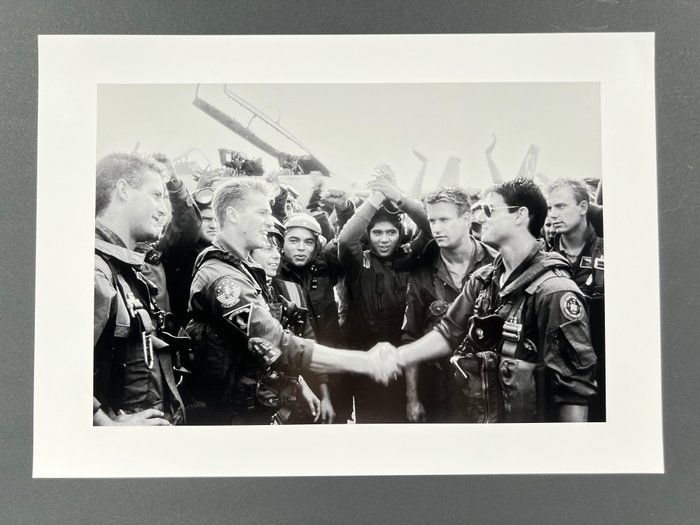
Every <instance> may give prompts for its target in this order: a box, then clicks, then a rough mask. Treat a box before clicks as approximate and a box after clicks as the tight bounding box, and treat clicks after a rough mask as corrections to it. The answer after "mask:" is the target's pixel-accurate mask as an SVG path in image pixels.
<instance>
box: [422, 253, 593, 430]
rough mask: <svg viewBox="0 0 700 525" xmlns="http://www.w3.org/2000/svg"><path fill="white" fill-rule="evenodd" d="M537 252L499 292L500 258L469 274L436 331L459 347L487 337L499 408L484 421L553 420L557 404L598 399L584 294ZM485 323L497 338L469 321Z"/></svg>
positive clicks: (551, 257)
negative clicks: (488, 322) (493, 323)
mask: <svg viewBox="0 0 700 525" xmlns="http://www.w3.org/2000/svg"><path fill="white" fill-rule="evenodd" d="M542 248H543V245H542V244H538V245H536V246H535V247H534V248H533V250H532V251H531V253H530V254H529V255H528V256H527V257H526V258H525V260H524V261H523V262H522V263H521V264H520V265H519V266H518V268H516V269H515V270H514V271H513V272H512V274H511V275H510V276H509V277H508V279H507V280H506V282H505V283H504V284H503V286H501V285H499V282H500V279H501V276H502V275H503V273H504V271H505V267H504V265H503V260H502V259H501V257H500V256H499V257H498V258H497V259H496V260H495V261H494V263H493V264H492V265H488V266H485V267H483V268H481V269H480V270H478V271H477V272H475V273H474V274H473V275H472V277H471V278H470V279H469V282H468V283H467V285H466V286H465V287H464V290H463V291H462V293H461V294H460V295H459V297H457V299H456V300H455V302H454V303H453V304H452V306H451V307H450V309H449V310H448V312H447V313H446V314H445V316H444V317H443V319H442V320H441V321H440V322H439V323H438V324H437V325H436V327H435V330H437V331H438V332H439V333H440V334H441V335H442V336H443V337H444V338H445V339H446V340H447V341H448V342H449V343H450V345H451V347H452V348H457V349H459V348H460V346H461V345H463V343H465V342H470V341H471V342H472V343H473V342H475V339H476V338H482V337H485V338H486V339H489V337H493V340H494V342H495V344H494V345H493V353H494V355H495V361H494V365H495V366H496V367H497V370H496V374H497V376H498V383H499V385H500V386H499V388H500V396H499V397H500V401H501V402H502V403H503V406H501V407H497V408H496V412H498V411H500V415H497V416H496V417H494V418H493V419H487V420H488V421H493V422H501V421H506V422H539V421H557V420H558V414H559V412H558V409H559V408H560V407H561V405H588V404H589V402H590V400H591V399H592V397H593V396H594V395H595V393H596V381H595V373H596V366H595V365H596V356H595V352H594V351H593V347H592V345H591V342H590V335H589V334H590V331H589V325H588V317H587V315H586V311H585V306H584V299H583V295H582V294H581V292H580V290H579V289H578V287H577V286H576V284H575V283H574V282H573V281H572V280H571V278H570V277H569V274H568V269H569V264H568V262H567V261H566V260H565V259H564V258H563V257H562V256H560V255H559V254H553V253H544V252H543V251H542ZM486 318H490V319H491V320H494V319H495V320H500V325H497V326H499V327H498V328H497V329H496V330H495V336H494V334H493V333H492V334H484V333H483V331H481V330H480V329H476V330H475V329H474V326H475V325H474V323H475V321H477V320H478V319H486ZM467 336H469V337H467ZM479 354H483V355H486V352H479ZM521 373H522V375H520V374H521ZM468 408H469V407H467V409H468ZM491 408H493V407H491Z"/></svg>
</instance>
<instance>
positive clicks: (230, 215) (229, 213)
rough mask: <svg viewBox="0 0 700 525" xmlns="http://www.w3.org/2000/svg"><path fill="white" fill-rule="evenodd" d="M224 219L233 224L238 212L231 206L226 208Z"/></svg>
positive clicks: (236, 220) (236, 221)
mask: <svg viewBox="0 0 700 525" xmlns="http://www.w3.org/2000/svg"><path fill="white" fill-rule="evenodd" d="M226 219H227V220H229V221H231V222H232V223H234V224H237V223H238V212H237V211H236V209H235V208H234V207H233V206H229V207H228V208H226Z"/></svg>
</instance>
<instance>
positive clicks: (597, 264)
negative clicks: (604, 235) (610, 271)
mask: <svg viewBox="0 0 700 525" xmlns="http://www.w3.org/2000/svg"><path fill="white" fill-rule="evenodd" d="M593 268H595V269H596V270H605V262H604V261H603V256H602V255H601V256H600V257H598V258H596V260H595V261H593Z"/></svg>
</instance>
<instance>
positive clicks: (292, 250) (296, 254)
mask: <svg viewBox="0 0 700 525" xmlns="http://www.w3.org/2000/svg"><path fill="white" fill-rule="evenodd" d="M283 249H284V258H285V259H286V260H287V261H288V262H289V264H291V265H292V266H298V267H302V266H306V265H307V264H309V263H310V262H311V259H312V258H313V256H314V250H315V249H316V237H315V236H314V234H313V233H311V231H309V230H307V229H306V228H299V227H297V228H291V229H289V230H287V232H286V234H285V236H284V248H283Z"/></svg>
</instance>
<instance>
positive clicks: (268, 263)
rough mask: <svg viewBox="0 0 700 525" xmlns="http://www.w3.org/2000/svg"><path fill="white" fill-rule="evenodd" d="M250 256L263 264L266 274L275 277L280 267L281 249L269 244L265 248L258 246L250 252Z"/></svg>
mask: <svg viewBox="0 0 700 525" xmlns="http://www.w3.org/2000/svg"><path fill="white" fill-rule="evenodd" d="M250 256H251V257H252V258H253V259H254V260H255V262H257V263H258V264H259V265H260V266H262V268H263V270H265V275H267V276H268V277H275V276H276V275H277V271H278V270H279V267H280V259H281V255H280V251H279V249H278V248H277V246H274V245H271V244H268V246H266V247H264V248H257V249H255V250H253V251H252V252H250Z"/></svg>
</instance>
